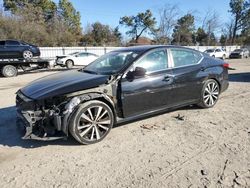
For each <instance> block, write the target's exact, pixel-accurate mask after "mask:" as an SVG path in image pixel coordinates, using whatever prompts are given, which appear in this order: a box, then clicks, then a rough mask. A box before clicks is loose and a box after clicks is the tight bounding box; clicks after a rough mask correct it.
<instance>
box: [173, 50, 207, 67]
mask: <svg viewBox="0 0 250 188" xmlns="http://www.w3.org/2000/svg"><path fill="white" fill-rule="evenodd" d="M171 53H172V56H173V61H174V67H181V66H187V65H194V64H197V63H198V62H199V61H200V60H201V58H202V56H201V54H200V53H199V52H195V51H192V50H187V49H171Z"/></svg>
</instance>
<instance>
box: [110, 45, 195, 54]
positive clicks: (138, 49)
mask: <svg viewBox="0 0 250 188" xmlns="http://www.w3.org/2000/svg"><path fill="white" fill-rule="evenodd" d="M157 48H182V49H188V50H194V49H191V48H186V47H183V46H175V45H142V46H131V47H125V48H120V49H117V50H114V51H113V52H128V51H135V52H139V53H143V52H146V51H149V50H153V49H157Z"/></svg>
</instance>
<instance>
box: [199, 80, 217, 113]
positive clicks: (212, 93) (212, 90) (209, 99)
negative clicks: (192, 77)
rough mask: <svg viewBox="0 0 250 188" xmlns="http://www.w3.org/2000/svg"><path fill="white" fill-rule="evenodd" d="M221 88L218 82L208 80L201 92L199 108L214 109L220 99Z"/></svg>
mask: <svg viewBox="0 0 250 188" xmlns="http://www.w3.org/2000/svg"><path fill="white" fill-rule="evenodd" d="M219 94H220V87H219V84H218V82H217V81H215V80H213V79H209V80H207V81H206V82H205V83H204V85H203V88H202V90H201V99H200V103H199V104H198V106H200V107H202V108H211V107H213V106H214V105H215V104H216V102H217V101H218V99H219Z"/></svg>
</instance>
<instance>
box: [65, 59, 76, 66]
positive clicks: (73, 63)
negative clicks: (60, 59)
mask: <svg viewBox="0 0 250 188" xmlns="http://www.w3.org/2000/svg"><path fill="white" fill-rule="evenodd" d="M67 61H72V63H73V65H75V62H74V60H73V59H71V58H69V59H66V61H65V64H66V63H67Z"/></svg>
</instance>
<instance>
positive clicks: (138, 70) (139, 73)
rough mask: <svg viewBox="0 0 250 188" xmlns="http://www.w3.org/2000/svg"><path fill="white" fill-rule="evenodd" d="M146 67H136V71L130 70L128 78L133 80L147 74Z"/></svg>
mask: <svg viewBox="0 0 250 188" xmlns="http://www.w3.org/2000/svg"><path fill="white" fill-rule="evenodd" d="M146 72H147V71H146V69H144V68H142V67H136V68H135V70H134V71H129V72H128V73H127V75H126V78H127V79H128V80H133V79H134V78H135V77H142V76H145V75H146Z"/></svg>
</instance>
